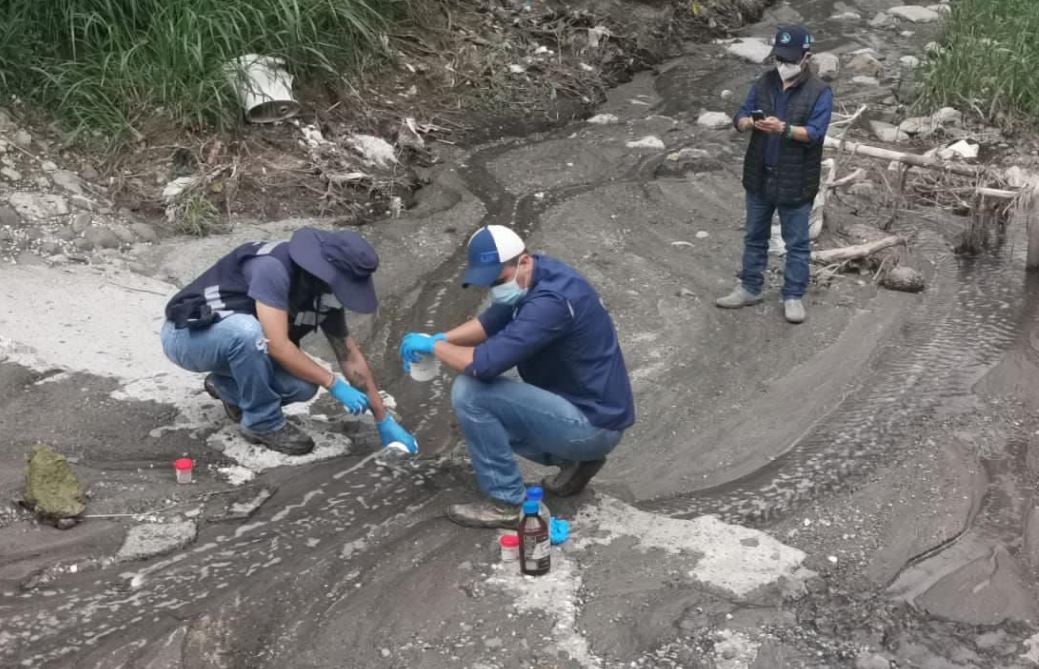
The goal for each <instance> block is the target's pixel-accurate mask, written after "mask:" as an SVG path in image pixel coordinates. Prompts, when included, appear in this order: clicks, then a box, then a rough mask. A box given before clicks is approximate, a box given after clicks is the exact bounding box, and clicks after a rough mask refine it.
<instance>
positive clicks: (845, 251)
mask: <svg viewBox="0 0 1039 669" xmlns="http://www.w3.org/2000/svg"><path fill="white" fill-rule="evenodd" d="M899 244H905V239H903V238H902V237H900V236H898V235H890V236H888V237H884V238H883V239H878V240H876V241H874V242H866V243H865V244H854V245H852V246H842V247H841V248H838V249H826V250H825V251H812V262H814V263H817V264H819V265H832V264H833V263H840V262H844V261H847V260H856V259H858V258H865V257H867V256H871V255H873V254H874V253H876V252H877V251H883V250H884V249H887V248H891V247H892V246H898V245H899Z"/></svg>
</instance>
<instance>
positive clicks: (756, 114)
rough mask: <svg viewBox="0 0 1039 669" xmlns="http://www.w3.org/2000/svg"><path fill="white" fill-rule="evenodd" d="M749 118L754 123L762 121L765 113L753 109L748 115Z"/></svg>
mask: <svg viewBox="0 0 1039 669" xmlns="http://www.w3.org/2000/svg"><path fill="white" fill-rule="evenodd" d="M750 117H751V118H752V119H754V120H755V121H764V120H765V112H763V111H761V110H760V109H755V110H754V111H752V112H751V113H750Z"/></svg>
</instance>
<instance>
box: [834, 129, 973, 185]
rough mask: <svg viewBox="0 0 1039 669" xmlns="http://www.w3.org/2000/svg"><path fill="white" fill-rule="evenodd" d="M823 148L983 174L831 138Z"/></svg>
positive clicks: (944, 163) (953, 170)
mask: <svg viewBox="0 0 1039 669" xmlns="http://www.w3.org/2000/svg"><path fill="white" fill-rule="evenodd" d="M823 146H825V147H826V148H828V149H835V150H838V151H845V152H847V153H850V154H852V155H862V156H869V157H870V158H879V159H881V160H896V161H898V162H900V163H905V164H907V165H913V166H914V167H926V168H928V169H932V170H942V171H946V172H953V173H955V174H962V175H963V176H968V177H977V176H978V175H979V174H981V172H982V170H980V169H979V168H977V167H972V166H970V165H961V164H958V163H951V162H947V161H944V160H941V159H938V158H931V157H930V156H921V155H917V154H915V153H906V152H904V151H892V150H891V149H883V148H881V147H879V146H870V145H868V144H862V143H860V142H845V141H842V140H839V139H835V138H833V137H829V136H828V137H827V138H826V140H825V142H824V144H823Z"/></svg>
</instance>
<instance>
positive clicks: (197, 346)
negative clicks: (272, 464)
mask: <svg viewBox="0 0 1039 669" xmlns="http://www.w3.org/2000/svg"><path fill="white" fill-rule="evenodd" d="M160 336H161V338H162V350H163V352H164V353H165V354H166V357H167V358H169V359H170V360H172V361H173V362H174V363H175V364H176V365H177V366H179V367H183V368H184V369H186V370H188V371H192V372H212V373H213V380H214V382H215V384H216V387H217V391H218V392H219V393H220V397H221V398H222V399H224V401H226V402H230V403H231V404H234V405H236V406H238V407H239V408H240V409H241V410H242V425H244V426H245V427H247V428H249V429H250V430H252V431H254V432H260V433H263V432H270V431H272V430H277V429H278V428H280V427H281V426H282V425H284V424H285V416H284V415H283V414H282V412H281V407H282V405H283V404H291V403H292V402H305V401H307V400H309V399H310V398H312V397H313V396H314V395H315V394H316V393H317V386H316V385H314V384H313V383H309V382H307V381H303V380H301V379H297V378H296V377H294V376H292V375H291V374H289V373H288V372H286V371H285V370H284V369H282V368H281V367H280V366H279V365H278V364H277V363H275V362H274V361H273V360H271V357H270V356H269V355H268V354H267V339H266V338H265V337H264V334H263V327H262V326H261V325H260V322H259V321H258V320H256V318H255V317H254V316H250V315H249V314H233V315H231V316H228V317H227V318H223V319H221V320H219V321H217V322H216V323H214V324H213V325H210V326H209V327H208V328H206V329H204V330H191V329H189V328H183V329H180V330H178V329H177V328H175V327H174V326H173V323H171V322H169V321H166V324H165V325H163V326H162V333H161V335H160Z"/></svg>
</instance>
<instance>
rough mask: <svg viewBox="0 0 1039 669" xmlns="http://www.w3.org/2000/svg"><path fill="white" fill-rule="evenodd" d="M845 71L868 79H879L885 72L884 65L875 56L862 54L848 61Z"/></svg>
mask: <svg viewBox="0 0 1039 669" xmlns="http://www.w3.org/2000/svg"><path fill="white" fill-rule="evenodd" d="M844 69H845V70H847V71H848V72H851V73H852V74H856V75H863V76H866V77H879V76H880V75H881V74H882V73H883V72H884V64H883V63H881V62H880V61H879V60H877V58H876V57H875V56H872V55H870V54H868V53H860V54H859V55H857V56H855V57H853V58H852V59H851V60H849V61H848V64H847V65H845V66H844Z"/></svg>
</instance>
